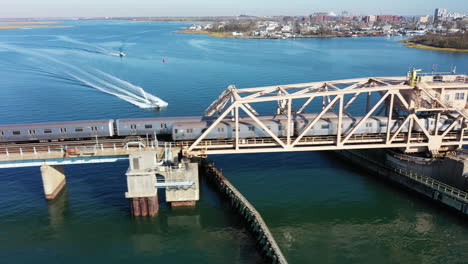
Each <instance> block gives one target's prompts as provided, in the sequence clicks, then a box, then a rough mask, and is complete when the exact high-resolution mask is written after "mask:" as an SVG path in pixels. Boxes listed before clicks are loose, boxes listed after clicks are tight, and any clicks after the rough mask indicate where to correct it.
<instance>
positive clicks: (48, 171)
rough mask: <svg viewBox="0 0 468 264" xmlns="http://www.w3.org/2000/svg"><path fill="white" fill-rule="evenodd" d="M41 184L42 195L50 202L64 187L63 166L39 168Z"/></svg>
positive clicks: (44, 165)
mask: <svg viewBox="0 0 468 264" xmlns="http://www.w3.org/2000/svg"><path fill="white" fill-rule="evenodd" d="M41 176H42V184H43V186H44V194H45V198H46V199H47V200H52V199H54V198H55V197H57V195H59V194H60V191H61V190H62V189H63V187H64V186H65V183H66V181H65V170H64V168H63V165H47V164H45V163H44V164H43V165H42V166H41Z"/></svg>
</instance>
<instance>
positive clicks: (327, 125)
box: [322, 124, 330, 129]
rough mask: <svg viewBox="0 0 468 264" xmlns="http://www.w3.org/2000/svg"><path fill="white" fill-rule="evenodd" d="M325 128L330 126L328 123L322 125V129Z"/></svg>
mask: <svg viewBox="0 0 468 264" xmlns="http://www.w3.org/2000/svg"><path fill="white" fill-rule="evenodd" d="M327 128H330V125H329V124H326V125H322V129H327Z"/></svg>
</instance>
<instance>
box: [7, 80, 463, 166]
mask: <svg viewBox="0 0 468 264" xmlns="http://www.w3.org/2000/svg"><path fill="white" fill-rule="evenodd" d="M359 98H360V99H359ZM460 98H461V99H460ZM467 98H468V77H467V76H466V75H455V74H433V75H417V74H416V73H415V72H412V73H411V75H409V76H407V77H375V78H358V79H347V80H336V81H327V82H313V83H302V84H290V85H281V86H268V87H256V88H244V89H237V88H236V87H235V86H229V87H228V89H226V90H225V91H224V92H223V93H222V94H221V95H220V96H219V97H218V98H217V99H216V100H215V101H214V102H213V103H212V104H211V105H210V106H209V107H208V108H207V109H206V111H205V113H204V115H205V116H206V117H209V120H210V122H211V124H210V125H209V127H207V129H206V130H205V131H204V132H203V133H202V135H201V136H200V137H198V138H197V139H196V140H192V141H177V142H158V141H156V140H155V139H151V138H139V137H129V138H118V139H108V138H99V139H98V138H97V139H96V140H80V141H64V142H48V143H27V144H15V143H8V144H3V145H0V168H11V167H27V166H41V165H42V164H43V163H47V164H49V165H66V164H82V163H102V162H115V161H118V160H122V159H128V155H129V154H130V153H132V152H135V151H144V150H156V151H157V152H158V156H160V157H161V158H162V159H165V158H163V157H167V159H169V157H170V156H172V154H171V153H172V152H176V151H182V154H183V155H184V156H188V157H197V156H198V157H205V156H208V155H215V154H237V153H239V154H240V153H262V152H263V153H264V152H287V151H317V150H341V149H371V148H374V149H376V148H402V149H404V150H405V151H406V152H423V151H429V152H431V153H432V154H437V153H439V152H442V151H447V150H453V149H457V148H461V147H462V145H465V144H468V131H467V129H466V127H467V120H468V119H467V118H468V111H466V101H467ZM455 99H457V100H455ZM262 104H265V105H266V106H262ZM360 108H362V111H361V112H360V113H362V114H360V116H361V117H362V119H360V120H359V121H357V122H355V123H354V125H353V126H352V127H351V128H347V129H346V131H343V130H342V126H341V125H342V123H343V118H344V117H348V114H347V113H348V112H349V111H351V110H353V109H360ZM260 109H262V110H264V111H267V112H266V114H269V115H271V114H272V113H275V114H278V115H282V118H285V119H287V121H288V124H290V123H291V121H292V120H293V114H295V113H297V114H300V113H306V112H307V113H310V112H314V113H315V114H316V115H315V118H313V120H307V121H308V123H306V125H305V127H304V128H303V129H302V130H301V131H296V133H294V131H292V128H291V126H290V125H288V126H287V128H286V136H285V137H278V136H277V135H275V133H273V132H272V131H271V130H270V129H269V128H268V126H267V125H266V124H265V121H266V119H262V118H259V116H260V114H259V112H261V111H259V110H260ZM257 110H258V111H257ZM326 113H335V114H336V117H337V119H336V122H337V124H336V128H337V134H336V135H322V136H310V135H306V132H307V131H308V130H310V129H311V128H314V126H315V125H317V122H318V121H319V120H320V119H321V118H322V117H324V115H325V114H326ZM246 116H248V117H249V118H251V120H252V121H253V122H254V123H255V124H257V125H258V126H259V127H261V128H262V129H263V130H264V131H265V132H266V134H268V136H269V137H262V138H240V137H239V122H240V119H242V118H244V117H246ZM375 116H380V117H381V116H385V117H386V118H387V124H390V122H389V120H395V119H398V120H400V122H401V123H400V126H399V128H398V129H397V130H396V131H395V130H394V129H393V130H392V128H391V126H390V125H388V126H387V129H386V132H385V133H378V134H367V133H366V134H362V133H357V132H358V129H359V128H360V127H361V126H363V125H365V123H366V121H367V120H369V119H370V118H373V117H375ZM427 117H433V118H434V119H435V120H436V127H435V129H434V130H428V129H426V128H425V126H424V124H423V123H422V118H427ZM441 118H445V120H448V121H449V124H446V126H445V128H444V129H443V130H442V129H441V128H440V125H439V120H441ZM223 121H234V122H233V123H234V124H235V125H234V127H233V131H234V136H233V138H232V139H208V138H207V135H208V134H209V133H210V131H212V130H213V129H215V128H216V126H217V125H218V124H219V123H220V122H223ZM457 124H461V128H460V126H458V128H456V125H457ZM404 127H408V131H409V132H405V131H403V128H404ZM413 128H419V129H418V132H415V131H414V130H413Z"/></svg>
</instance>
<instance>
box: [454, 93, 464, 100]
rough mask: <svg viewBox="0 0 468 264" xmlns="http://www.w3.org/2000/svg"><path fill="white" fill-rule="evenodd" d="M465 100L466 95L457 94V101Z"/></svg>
mask: <svg viewBox="0 0 468 264" xmlns="http://www.w3.org/2000/svg"><path fill="white" fill-rule="evenodd" d="M464 99H465V94H464V93H456V94H455V100H464Z"/></svg>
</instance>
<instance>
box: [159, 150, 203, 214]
mask: <svg viewBox="0 0 468 264" xmlns="http://www.w3.org/2000/svg"><path fill="white" fill-rule="evenodd" d="M166 177H167V178H166V180H168V179H169V180H170V181H171V182H176V183H180V185H179V186H177V187H168V188H166V201H167V202H170V203H171V206H172V207H181V206H195V205H196V202H197V201H198V200H199V199H200V197H199V196H200V195H199V193H200V192H199V185H198V163H191V162H189V160H187V159H185V160H183V162H182V163H181V164H180V168H178V169H175V170H170V171H169V172H168V174H167V175H166Z"/></svg>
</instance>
